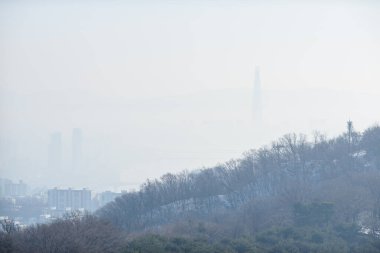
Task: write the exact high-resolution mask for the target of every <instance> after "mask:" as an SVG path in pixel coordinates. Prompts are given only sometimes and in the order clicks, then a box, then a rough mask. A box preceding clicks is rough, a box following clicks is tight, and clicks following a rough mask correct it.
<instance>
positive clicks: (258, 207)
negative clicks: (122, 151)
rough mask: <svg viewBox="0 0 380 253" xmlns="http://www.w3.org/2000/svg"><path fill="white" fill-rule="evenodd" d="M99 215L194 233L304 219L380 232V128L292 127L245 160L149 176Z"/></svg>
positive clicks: (139, 226)
mask: <svg viewBox="0 0 380 253" xmlns="http://www.w3.org/2000/svg"><path fill="white" fill-rule="evenodd" d="M96 214H97V215H98V216H99V217H101V218H103V219H106V220H109V221H111V222H112V223H113V224H115V225H116V226H118V227H120V228H122V229H123V230H125V231H127V232H129V233H131V232H133V233H141V232H147V231H156V232H160V233H164V234H171V233H174V234H177V235H178V234H186V235H188V234H189V233H190V232H189V230H188V228H189V227H191V226H190V225H189V224H197V222H202V224H207V226H211V227H214V228H215V230H216V231H222V232H220V234H223V235H231V234H234V235H236V234H241V235H242V234H255V233H257V232H260V231H263V230H264V229H267V228H269V227H271V226H282V225H285V226H287V225H294V224H300V223H302V224H319V225H323V224H338V223H349V224H354V225H357V226H360V227H361V229H363V230H365V231H366V233H372V234H376V233H380V127H379V126H373V127H370V128H368V129H366V130H365V131H363V132H355V131H353V132H352V133H351V135H349V134H348V133H343V134H341V135H340V136H337V137H335V138H332V139H327V138H326V137H325V136H323V135H321V134H315V135H314V136H311V137H307V136H305V135H301V134H300V135H297V134H288V135H285V136H283V137H282V138H280V139H278V140H276V141H274V142H273V143H271V144H270V145H268V146H265V147H262V148H260V149H258V150H251V151H248V152H246V153H245V154H244V155H243V157H242V158H241V159H238V160H231V161H228V162H226V163H224V164H220V165H217V166H215V167H212V168H205V169H202V170H199V171H195V172H182V173H180V174H165V175H163V176H162V177H161V178H160V179H156V180H148V181H146V183H144V184H143V185H142V186H141V188H140V190H139V191H136V192H130V193H127V194H124V195H123V196H121V197H119V198H117V199H116V200H115V201H114V202H111V203H109V204H108V205H106V206H105V207H103V208H101V209H100V210H98V211H97V213H96ZM189 222H190V223H189ZM194 233H196V232H194Z"/></svg>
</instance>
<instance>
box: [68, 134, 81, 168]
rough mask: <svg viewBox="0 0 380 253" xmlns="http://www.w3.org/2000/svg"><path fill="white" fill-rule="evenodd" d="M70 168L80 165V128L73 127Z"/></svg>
mask: <svg viewBox="0 0 380 253" xmlns="http://www.w3.org/2000/svg"><path fill="white" fill-rule="evenodd" d="M71 141H72V142H71V143H72V168H73V170H74V171H77V170H80V169H81V167H82V142H83V136H82V129H80V128H74V129H73V134H72V140H71Z"/></svg>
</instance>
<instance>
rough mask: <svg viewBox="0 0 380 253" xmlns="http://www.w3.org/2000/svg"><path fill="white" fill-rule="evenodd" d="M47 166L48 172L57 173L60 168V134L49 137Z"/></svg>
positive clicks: (56, 133)
mask: <svg viewBox="0 0 380 253" xmlns="http://www.w3.org/2000/svg"><path fill="white" fill-rule="evenodd" d="M48 166H49V170H50V171H52V170H54V171H58V170H60V169H61V167H62V139H61V133H60V132H55V133H53V134H51V135H50V143H49V157H48Z"/></svg>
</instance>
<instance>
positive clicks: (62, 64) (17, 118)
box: [0, 1, 380, 190]
mask: <svg viewBox="0 0 380 253" xmlns="http://www.w3.org/2000/svg"><path fill="white" fill-rule="evenodd" d="M185 2H186V3H185ZM379 24H380V3H378V2H377V1H373V2H372V1H346V2H343V1H331V2H330V1H314V3H311V1H310V2H308V3H303V2H300V1H294V2H288V3H287V4H281V3H280V1H1V2H0V121H1V124H0V154H1V155H0V159H1V160H0V177H6V178H10V179H13V180H19V179H22V180H24V181H25V182H27V183H29V184H31V185H33V186H35V187H37V186H40V187H54V186H61V187H70V186H72V187H89V188H91V189H95V190H97V189H99V190H101V189H112V190H115V189H131V188H136V187H137V186H138V185H139V184H140V183H142V182H144V181H145V180H146V179H147V178H157V177H160V176H161V175H163V174H165V173H168V172H170V173H176V172H180V171H183V170H194V169H200V168H202V167H204V166H206V167H207V166H213V165H216V164H218V163H221V162H225V161H227V160H229V159H232V158H239V157H240V156H241V155H242V154H243V153H244V152H245V151H248V150H250V149H253V148H259V147H260V146H261V145H264V144H270V142H271V141H272V140H275V139H276V138H278V137H281V136H282V135H283V134H286V133H289V132H296V133H305V134H308V135H309V136H311V135H312V133H313V131H315V130H318V131H321V132H322V133H325V134H327V135H328V136H333V135H336V134H340V133H341V132H342V131H344V130H345V124H346V121H347V120H349V119H351V120H352V121H353V122H354V126H355V128H356V129H357V130H363V129H364V128H366V127H369V126H371V125H373V124H375V123H377V122H379V119H380V111H379V108H380V99H379V96H380V71H379V70H380V47H379V45H380V29H379ZM255 66H259V67H260V79H261V94H260V96H261V100H262V103H261V108H259V109H260V110H261V111H262V117H261V119H260V120H259V121H260V122H259V121H258V120H254V118H253V117H252V114H253V111H255V110H257V108H253V107H254V105H255V102H254V101H253V98H254V94H253V90H254V89H253V87H254V80H255V77H254V73H255ZM73 128H80V129H81V131H82V134H83V146H82V160H83V161H82V164H81V168H80V169H76V170H74V169H73V168H72V166H71V162H70V161H71V152H72V151H71V134H72V131H73ZM54 132H61V134H62V135H61V136H62V169H61V170H59V171H52V169H51V168H49V166H48V146H49V141H50V135H51V134H52V133H54Z"/></svg>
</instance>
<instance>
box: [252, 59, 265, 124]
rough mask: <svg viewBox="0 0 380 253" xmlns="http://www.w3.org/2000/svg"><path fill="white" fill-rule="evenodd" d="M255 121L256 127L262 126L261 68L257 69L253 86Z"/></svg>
mask: <svg viewBox="0 0 380 253" xmlns="http://www.w3.org/2000/svg"><path fill="white" fill-rule="evenodd" d="M252 106H253V108H252V112H253V115H252V116H253V121H254V124H255V125H256V126H258V125H261V124H262V117H263V115H262V101H261V80H260V68H259V67H258V66H256V67H255V82H254V86H253V105H252Z"/></svg>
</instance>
